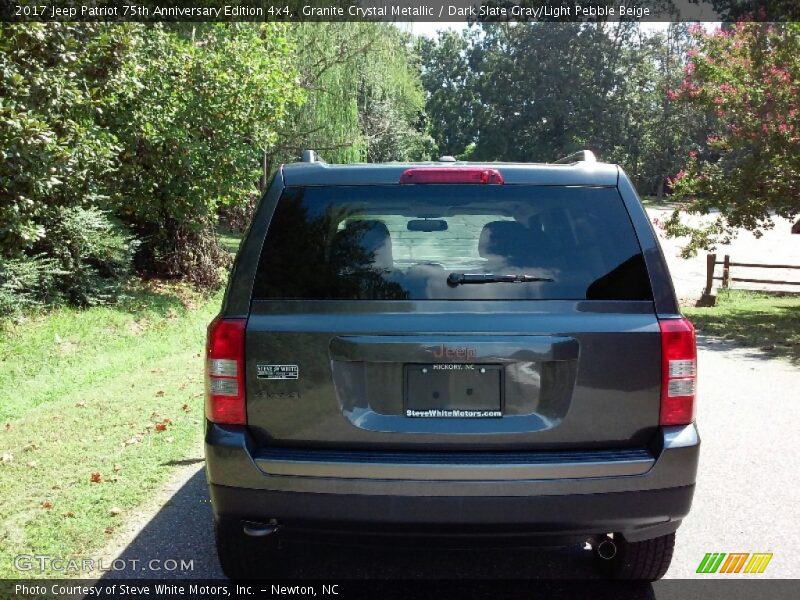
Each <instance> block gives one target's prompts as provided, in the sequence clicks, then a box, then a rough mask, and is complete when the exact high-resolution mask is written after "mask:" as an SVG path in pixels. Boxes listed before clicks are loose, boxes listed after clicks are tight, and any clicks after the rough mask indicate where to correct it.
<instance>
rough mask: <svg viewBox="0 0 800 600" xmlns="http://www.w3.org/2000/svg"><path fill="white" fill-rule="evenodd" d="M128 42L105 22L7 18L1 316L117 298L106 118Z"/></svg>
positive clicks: (121, 256)
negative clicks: (15, 21)
mask: <svg viewBox="0 0 800 600" xmlns="http://www.w3.org/2000/svg"><path fill="white" fill-rule="evenodd" d="M130 43H131V39H130V36H129V35H128V32H127V30H125V29H123V28H109V27H107V26H105V25H99V24H89V23H82V24H75V23H47V24H43V23H19V24H8V23H6V24H0V148H1V149H2V150H0V314H4V313H9V312H17V311H19V310H20V309H21V308H24V307H26V306H36V305H42V304H57V303H62V302H70V303H73V304H82V305H85V304H94V303H97V302H105V301H111V300H113V299H114V298H115V297H116V294H117V293H118V292H119V284H120V283H121V281H122V280H123V279H124V278H125V277H126V276H127V275H128V274H129V270H130V253H131V250H132V248H133V245H132V243H131V242H132V241H131V239H130V238H129V236H128V234H127V232H126V231H125V230H124V228H121V227H120V226H119V223H117V222H116V221H115V220H114V219H113V218H111V216H110V213H109V211H110V209H111V206H110V205H109V199H108V195H107V191H106V188H105V186H104V179H105V177H106V176H107V175H108V173H110V172H111V171H113V169H114V167H115V161H114V157H115V155H116V154H117V152H118V146H117V140H116V138H115V137H114V136H113V135H112V134H111V133H110V132H109V131H108V130H107V129H106V128H105V127H103V126H102V124H101V123H100V120H101V118H102V115H104V114H105V113H106V112H107V111H108V110H109V109H110V107H111V106H113V102H114V90H115V89H116V85H117V81H118V79H119V76H120V72H121V70H122V63H123V62H124V59H125V56H126V55H127V52H128V49H129V46H130Z"/></svg>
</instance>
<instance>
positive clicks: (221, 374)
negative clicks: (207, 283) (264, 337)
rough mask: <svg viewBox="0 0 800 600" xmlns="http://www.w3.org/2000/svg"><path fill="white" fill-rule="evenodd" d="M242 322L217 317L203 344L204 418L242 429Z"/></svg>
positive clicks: (244, 411) (209, 327) (243, 416)
mask: <svg viewBox="0 0 800 600" xmlns="http://www.w3.org/2000/svg"><path fill="white" fill-rule="evenodd" d="M246 322H247V321H246V320H245V319H223V318H219V317H217V318H216V319H214V320H213V321H212V322H211V325H209V326H208V338H207V341H206V417H207V418H208V420H209V421H213V422H214V423H222V424H227V425H244V424H245V423H246V422H247V412H246V409H245V397H244V330H245V324H246Z"/></svg>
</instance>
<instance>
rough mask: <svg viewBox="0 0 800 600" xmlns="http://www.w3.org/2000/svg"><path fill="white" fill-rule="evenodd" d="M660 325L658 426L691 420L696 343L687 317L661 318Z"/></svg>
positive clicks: (687, 422)
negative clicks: (659, 403) (659, 408)
mask: <svg viewBox="0 0 800 600" xmlns="http://www.w3.org/2000/svg"><path fill="white" fill-rule="evenodd" d="M658 324H659V326H660V328H661V416H660V422H661V425H688V424H689V423H691V422H692V421H694V411H695V395H696V392H697V345H696V343H695V333H694V326H693V325H692V324H691V323H690V322H689V320H688V319H685V318H680V319H664V320H661V321H659V322H658Z"/></svg>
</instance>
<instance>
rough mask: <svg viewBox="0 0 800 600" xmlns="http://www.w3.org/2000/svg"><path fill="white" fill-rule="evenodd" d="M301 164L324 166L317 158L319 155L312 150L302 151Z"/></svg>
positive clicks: (322, 161) (323, 162)
mask: <svg viewBox="0 0 800 600" xmlns="http://www.w3.org/2000/svg"><path fill="white" fill-rule="evenodd" d="M303 162H304V163H322V164H325V161H324V160H322V159H321V158H320V157H319V154H317V153H316V152H314V151H313V150H303Z"/></svg>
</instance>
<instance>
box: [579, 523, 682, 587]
mask: <svg viewBox="0 0 800 600" xmlns="http://www.w3.org/2000/svg"><path fill="white" fill-rule="evenodd" d="M601 541H602V540H601ZM614 543H615V544H616V545H617V554H616V556H614V557H613V558H612V559H609V560H606V559H603V558H601V557H600V556H599V555H598V553H597V550H596V549H597V544H595V546H594V555H595V560H597V561H598V564H599V566H600V568H601V569H602V571H603V572H604V574H605V575H606V576H608V577H611V578H613V579H627V580H640V581H656V580H657V579H661V578H662V577H663V576H664V575H665V574H666V572H667V569H669V565H670V563H671V562H672V553H673V551H674V549H675V533H674V532H673V533H670V534H668V535H662V536H661V537H657V538H653V539H650V540H643V541H641V542H629V541H627V540H625V539H624V538H622V537H621V536H617V537H615V538H614Z"/></svg>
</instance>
